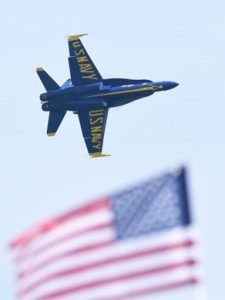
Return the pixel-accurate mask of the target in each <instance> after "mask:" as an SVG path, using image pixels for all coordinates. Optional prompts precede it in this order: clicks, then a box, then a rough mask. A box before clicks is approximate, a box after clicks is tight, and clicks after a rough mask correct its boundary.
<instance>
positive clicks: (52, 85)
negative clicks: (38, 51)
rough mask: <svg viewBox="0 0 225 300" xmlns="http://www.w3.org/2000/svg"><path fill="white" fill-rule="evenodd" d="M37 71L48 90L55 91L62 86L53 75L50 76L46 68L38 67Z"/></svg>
mask: <svg viewBox="0 0 225 300" xmlns="http://www.w3.org/2000/svg"><path fill="white" fill-rule="evenodd" d="M36 71H37V74H38V76H39V78H40V79H41V82H42V83H43V85H44V87H45V89H46V91H54V90H57V89H59V88H60V86H59V85H58V84H57V83H56V82H55V80H54V79H52V78H51V76H49V75H48V73H47V72H46V71H45V70H44V69H42V68H37V69H36Z"/></svg>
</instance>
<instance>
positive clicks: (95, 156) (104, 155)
mask: <svg viewBox="0 0 225 300" xmlns="http://www.w3.org/2000/svg"><path fill="white" fill-rule="evenodd" d="M89 155H90V157H91V158H97V157H107V156H111V155H110V154H103V153H101V152H92V153H89Z"/></svg>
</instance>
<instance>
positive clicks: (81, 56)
mask: <svg viewBox="0 0 225 300" xmlns="http://www.w3.org/2000/svg"><path fill="white" fill-rule="evenodd" d="M72 46H73V49H74V51H73V52H74V56H75V57H76V60H77V64H78V68H79V71H80V73H81V78H83V79H91V80H97V79H98V76H97V74H96V72H95V70H94V66H93V65H92V63H91V62H90V60H89V58H88V56H87V54H86V53H85V50H84V48H83V46H82V44H81V43H80V41H79V40H76V41H74V42H73V43H72Z"/></svg>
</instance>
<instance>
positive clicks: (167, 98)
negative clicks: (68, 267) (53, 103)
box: [0, 0, 225, 300]
mask: <svg viewBox="0 0 225 300" xmlns="http://www.w3.org/2000/svg"><path fill="white" fill-rule="evenodd" d="M0 4H1V10H0V19H1V26H0V36H1V49H0V53H1V56H0V57H1V58H0V60H1V64H0V67H1V103H2V105H1V119H0V122H1V127H0V128H1V157H2V162H1V168H0V172H1V190H0V199H1V204H0V205H1V207H0V211H1V219H0V220H1V221H0V227H1V228H2V231H1V235H0V239H1V248H0V260H1V261H0V265H1V273H0V276H1V278H0V285H1V286H0V287H1V288H0V299H4V300H11V299H14V290H15V289H14V273H13V266H12V263H11V260H10V252H9V251H8V249H7V247H6V246H7V243H8V241H9V240H10V239H11V238H12V237H14V236H16V235H17V234H19V233H21V231H23V230H24V229H26V228H27V227H29V226H30V225H32V224H33V223H36V222H38V221H39V220H42V219H43V218H45V217H49V216H52V215H55V214H57V213H59V212H61V211H64V210H67V209H69V208H70V207H75V206H76V205H81V204H82V203H84V202H85V201H87V200H90V199H92V198H95V197H98V196H101V195H102V194H105V193H109V192H112V191H115V190H117V189H118V188H121V187H124V186H125V185H126V184H128V183H129V184H131V183H133V182H136V181H138V180H140V179H142V178H146V176H149V175H155V174H158V173H160V172H161V171H164V170H167V169H168V168H173V167H176V166H178V165H180V164H186V165H187V166H188V167H189V175H190V176H189V177H190V178H189V179H190V180H189V181H190V188H191V196H192V197H191V198H192V204H193V210H194V216H195V219H196V221H197V224H198V225H199V227H200V230H201V248H202V251H203V265H204V269H205V283H206V288H207V294H208V298H209V299H213V300H214V299H219V300H220V299H223V298H224V297H225V287H224V280H225V262H224V253H225V242H224V237H223V230H224V228H225V218H224V211H225V205H224V199H225V187H224V179H225V155H224V152H225V132H224V128H225V117H224V116H225V92H224V72H225V71H224V70H225V58H224V57H225V56H224V53H225V18H224V12H225V2H224V1H222V0H221V1H220V0H217V1H209V0H205V1H202V0H199V1H194V0H189V1H180V0H174V1H173V0H170V1H169V0H157V1H151V0H139V1H132V0H129V1H128V0H123V1H120V0H113V1H103V0H95V1H74V0H73V1H72V0H71V1H70V0H64V1H56V0H55V1H53V0H49V1H44V0H39V1H31V0H29V1H28V0H21V1H7V2H5V1H3V0H1V1H0ZM83 32H87V33H89V36H87V37H84V38H83V43H84V45H85V46H86V48H87V50H88V52H89V54H90V55H91V57H92V59H93V61H94V62H95V64H96V66H97V68H98V69H99V71H100V72H101V74H102V76H103V77H127V78H134V79H142V78H146V79H151V80H155V81H159V80H171V81H176V82H179V83H180V85H179V87H177V88H176V89H174V90H171V91H168V92H165V93H158V94H156V95H153V96H152V97H149V98H146V99H143V100H140V101H137V102H135V103H133V104H130V105H127V106H124V107H121V108H119V109H114V110H111V111H110V113H109V117H108V123H107V128H106V134H105V143H104V151H105V152H106V153H111V154H112V157H110V158H107V159H95V160H93V159H89V157H88V155H87V152H86V149H85V145H84V143H83V139H82V135H81V132H80V127H79V124H78V120H77V117H76V116H75V115H72V114H68V115H67V116H66V118H65V120H64V122H63V123H62V125H61V128H60V130H59V132H58V134H57V135H56V137H55V138H53V139H49V138H48V137H47V135H46V122H47V114H46V113H44V112H42V111H41V108H40V101H39V94H40V93H42V92H43V91H44V89H43V87H42V85H41V83H40V81H39V79H38V77H37V75H36V73H35V68H36V67H37V66H42V67H44V68H45V69H46V70H47V71H48V72H49V73H50V75H52V76H53V78H55V80H56V81H57V82H59V83H63V82H64V81H65V80H66V79H67V78H68V77H69V69H68V63H67V57H68V49H67V41H66V36H67V35H70V34H75V33H83ZM193 297H194V296H193V291H192V290H182V291H178V292H175V293H171V294H170V295H163V296H156V297H151V299H156V300H183V299H184V300H186V299H188V300H189V299H194V298H193ZM145 299H149V297H147V298H145ZM199 299H200V298H199ZM201 300H202V298H201Z"/></svg>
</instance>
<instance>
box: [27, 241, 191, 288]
mask: <svg viewBox="0 0 225 300" xmlns="http://www.w3.org/2000/svg"><path fill="white" fill-rule="evenodd" d="M193 245H194V242H193V241H191V240H187V241H184V242H183V243H176V244H171V245H165V246H161V247H157V248H152V247H151V248H149V249H145V250H142V251H138V252H134V253H130V254H126V255H120V256H116V257H110V258H106V259H103V260H100V261H96V262H92V263H89V264H84V265H81V266H78V267H75V268H70V269H67V270H64V271H60V272H56V273H54V274H52V275H48V276H46V277H44V278H42V279H40V280H38V281H36V282H35V283H33V284H32V285H30V286H28V287H27V288H26V289H25V290H24V291H23V292H24V293H27V292H30V291H31V290H34V289H36V288H38V287H39V286H40V285H42V284H45V283H46V282H48V281H50V280H53V279H56V278H59V277H64V276H68V275H72V274H73V275H74V274H77V273H80V272H83V271H86V270H90V269H94V268H98V267H102V266H105V265H109V264H113V263H118V262H123V261H127V260H131V259H135V258H139V257H145V256H150V255H154V254H159V253H162V252H166V251H174V250H178V249H182V248H190V247H192V246H193ZM32 273H33V272H32ZM30 275H31V273H30V272H29V273H27V276H30Z"/></svg>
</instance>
